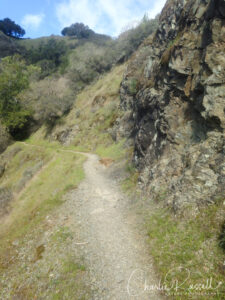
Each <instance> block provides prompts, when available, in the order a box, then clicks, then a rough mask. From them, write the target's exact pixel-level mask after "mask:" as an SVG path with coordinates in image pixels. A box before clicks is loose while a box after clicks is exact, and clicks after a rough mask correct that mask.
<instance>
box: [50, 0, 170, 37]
mask: <svg viewBox="0 0 225 300" xmlns="http://www.w3.org/2000/svg"><path fill="white" fill-rule="evenodd" d="M165 2H166V0H123V1H121V0H63V1H62V2H61V3H59V4H57V5H56V15H57V18H58V21H59V23H60V25H61V26H62V28H63V27H65V26H69V25H71V24H72V23H76V22H82V23H84V24H86V25H88V26H89V27H90V28H92V29H94V30H95V31H97V32H100V33H106V34H107V33H108V34H113V35H118V34H119V33H120V32H121V29H122V28H123V27H125V26H126V25H127V24H128V23H131V22H134V21H137V20H138V19H141V18H142V17H143V15H144V14H145V13H148V15H149V17H151V18H153V17H155V16H156V15H157V14H158V13H160V11H161V10H162V8H163V6H164V4H165Z"/></svg>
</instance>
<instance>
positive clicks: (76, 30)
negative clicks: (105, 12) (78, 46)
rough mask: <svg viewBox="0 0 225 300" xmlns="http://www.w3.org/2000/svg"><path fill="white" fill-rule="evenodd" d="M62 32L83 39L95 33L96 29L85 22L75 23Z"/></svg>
mask: <svg viewBox="0 0 225 300" xmlns="http://www.w3.org/2000/svg"><path fill="white" fill-rule="evenodd" d="M61 33H62V35H64V36H75V37H76V38H78V39H82V38H88V37H89V36H91V35H93V34H94V31H93V30H91V29H90V28H89V27H88V26H87V25H84V24H83V23H75V24H72V25H71V26H70V27H65V28H64V29H63V30H62V32H61Z"/></svg>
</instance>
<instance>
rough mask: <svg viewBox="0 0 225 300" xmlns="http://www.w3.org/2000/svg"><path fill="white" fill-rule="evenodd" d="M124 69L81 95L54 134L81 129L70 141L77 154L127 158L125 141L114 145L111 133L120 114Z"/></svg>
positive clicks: (110, 75) (105, 77)
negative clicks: (71, 129)
mask: <svg viewBox="0 0 225 300" xmlns="http://www.w3.org/2000/svg"><path fill="white" fill-rule="evenodd" d="M125 67H126V66H125V65H122V66H119V67H115V68H114V69H113V70H112V71H111V72H110V73H108V74H106V75H105V76H103V77H102V78H100V79H99V80H98V81H97V82H96V83H94V84H92V85H91V86H90V87H87V88H86V89H85V90H84V91H83V92H81V94H80V95H78V97H77V100H76V102H75V105H74V108H73V109H72V110H71V112H70V113H69V114H68V115H67V116H66V117H64V118H62V119H61V121H60V124H59V125H57V126H56V128H55V129H54V132H53V133H54V134H55V135H56V134H59V133H60V132H63V130H64V129H66V128H68V127H75V128H78V131H77V132H76V134H75V136H74V137H73V138H72V140H71V143H70V145H71V147H73V148H75V149H77V150H78V151H85V152H95V153H97V154H98V155H100V156H101V157H108V158H112V159H120V158H122V157H124V155H125V149H124V147H123V144H124V141H123V140H122V141H120V142H119V143H115V142H114V141H113V139H112V137H111V135H110V133H109V132H110V129H111V128H112V127H113V125H114V123H115V121H116V119H117V117H119V116H120V114H121V111H120V109H119V103H120V98H119V88H120V83H121V80H122V76H123V73H124V70H125Z"/></svg>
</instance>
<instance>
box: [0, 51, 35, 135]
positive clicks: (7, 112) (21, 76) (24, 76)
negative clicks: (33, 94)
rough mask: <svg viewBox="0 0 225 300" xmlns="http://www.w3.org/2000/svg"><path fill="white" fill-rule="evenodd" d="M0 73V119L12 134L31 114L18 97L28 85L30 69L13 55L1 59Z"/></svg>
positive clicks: (23, 124) (24, 123) (17, 56)
mask: <svg viewBox="0 0 225 300" xmlns="http://www.w3.org/2000/svg"><path fill="white" fill-rule="evenodd" d="M0 74H1V76H0V119H1V122H2V123H3V124H4V125H5V126H6V127H7V128H8V130H9V132H10V133H11V134H12V135H13V134H14V132H15V131H16V130H18V129H21V128H23V127H24V126H25V125H26V123H27V121H28V119H29V117H30V114H31V113H30V111H29V110H28V109H25V108H24V107H23V106H22V103H21V100H20V97H19V94H20V92H21V91H23V90H24V89H26V88H27V87H28V85H29V80H28V78H29V75H30V71H29V68H28V67H27V66H26V64H25V62H24V61H23V60H21V59H20V57H19V55H15V56H13V57H5V58H3V59H2V60H1V63H0Z"/></svg>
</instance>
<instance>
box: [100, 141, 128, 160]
mask: <svg viewBox="0 0 225 300" xmlns="http://www.w3.org/2000/svg"><path fill="white" fill-rule="evenodd" d="M124 142H125V141H124V140H121V141H120V142H119V143H114V144H111V145H108V146H107V145H100V146H98V147H97V149H96V153H97V154H98V155H99V156H100V157H107V158H111V159H113V160H120V159H122V158H124V156H125V154H126V149H125V147H124Z"/></svg>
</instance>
